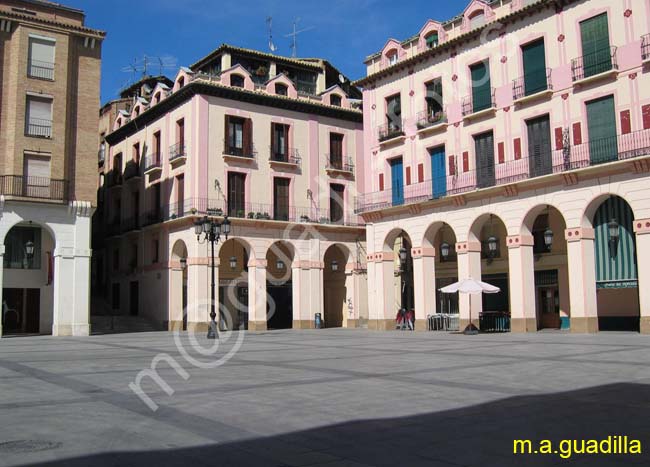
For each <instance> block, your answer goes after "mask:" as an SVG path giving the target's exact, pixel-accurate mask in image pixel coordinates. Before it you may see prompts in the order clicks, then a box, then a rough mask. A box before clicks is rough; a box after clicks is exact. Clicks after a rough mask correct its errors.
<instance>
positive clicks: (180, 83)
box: [178, 76, 185, 89]
mask: <svg viewBox="0 0 650 467" xmlns="http://www.w3.org/2000/svg"><path fill="white" fill-rule="evenodd" d="M183 86H185V77H184V76H181V77H180V78H178V88H179V89H180V88H182V87H183Z"/></svg>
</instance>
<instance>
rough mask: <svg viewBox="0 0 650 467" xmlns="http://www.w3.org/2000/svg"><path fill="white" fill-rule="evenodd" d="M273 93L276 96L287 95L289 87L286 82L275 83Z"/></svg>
mask: <svg viewBox="0 0 650 467" xmlns="http://www.w3.org/2000/svg"><path fill="white" fill-rule="evenodd" d="M275 93H276V94H277V95H278V96H287V95H289V87H288V86H287V85H286V84H282V83H275Z"/></svg>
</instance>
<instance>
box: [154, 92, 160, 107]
mask: <svg viewBox="0 0 650 467" xmlns="http://www.w3.org/2000/svg"><path fill="white" fill-rule="evenodd" d="M159 102H160V92H157V93H156V94H155V95H154V96H153V103H154V104H158V103H159Z"/></svg>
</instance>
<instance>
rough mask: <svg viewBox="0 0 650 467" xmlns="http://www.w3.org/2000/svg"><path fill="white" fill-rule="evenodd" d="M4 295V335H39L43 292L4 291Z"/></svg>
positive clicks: (25, 290)
mask: <svg viewBox="0 0 650 467" xmlns="http://www.w3.org/2000/svg"><path fill="white" fill-rule="evenodd" d="M2 293H3V295H2V297H3V299H2V330H3V334H38V332H39V329H40V317H41V313H40V309H41V290H40V289H3V292H2Z"/></svg>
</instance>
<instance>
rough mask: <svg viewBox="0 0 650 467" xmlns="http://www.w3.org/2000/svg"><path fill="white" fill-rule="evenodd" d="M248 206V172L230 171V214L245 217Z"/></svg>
mask: <svg viewBox="0 0 650 467" xmlns="http://www.w3.org/2000/svg"><path fill="white" fill-rule="evenodd" d="M245 208H246V174H243V173H239V172H229V173H228V215H229V216H232V217H244V215H245Z"/></svg>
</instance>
